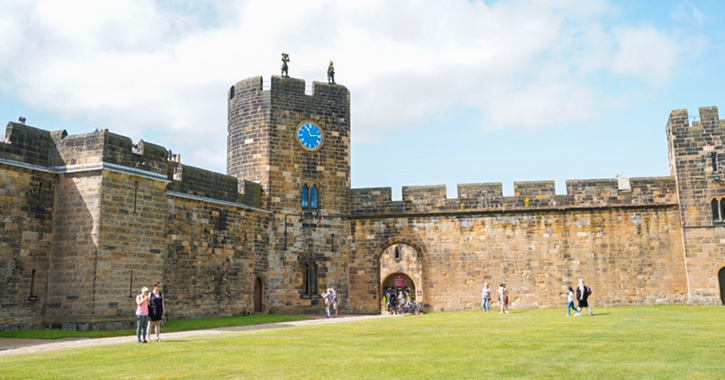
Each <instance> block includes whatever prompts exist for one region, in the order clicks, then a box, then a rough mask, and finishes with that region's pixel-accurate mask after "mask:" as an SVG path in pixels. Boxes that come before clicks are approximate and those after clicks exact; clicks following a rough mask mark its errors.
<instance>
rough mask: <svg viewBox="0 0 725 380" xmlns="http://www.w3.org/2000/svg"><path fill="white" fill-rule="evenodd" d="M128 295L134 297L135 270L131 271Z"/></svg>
mask: <svg viewBox="0 0 725 380" xmlns="http://www.w3.org/2000/svg"><path fill="white" fill-rule="evenodd" d="M128 296H129V297H130V298H133V271H131V276H130V277H129V279H128Z"/></svg>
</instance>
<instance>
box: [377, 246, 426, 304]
mask: <svg viewBox="0 0 725 380" xmlns="http://www.w3.org/2000/svg"><path fill="white" fill-rule="evenodd" d="M393 290H394V291H395V292H396V294H399V293H400V292H402V293H405V295H406V300H407V299H408V298H410V300H411V301H415V303H416V304H417V305H422V304H423V264H422V262H421V256H420V254H419V253H418V251H417V250H416V249H415V248H413V247H412V246H410V245H408V244H404V243H396V244H392V245H390V246H389V247H388V248H386V249H385V250H384V251H383V253H382V254H381V255H380V290H379V292H378V297H379V298H378V300H379V301H380V307H381V311H384V310H387V305H386V303H387V301H388V299H387V298H388V297H387V294H389V292H391V291H393ZM383 296H385V301H386V303H383Z"/></svg>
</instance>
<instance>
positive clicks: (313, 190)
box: [310, 185, 317, 210]
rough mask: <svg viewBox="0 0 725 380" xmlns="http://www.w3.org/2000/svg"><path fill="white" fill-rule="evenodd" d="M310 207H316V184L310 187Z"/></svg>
mask: <svg viewBox="0 0 725 380" xmlns="http://www.w3.org/2000/svg"><path fill="white" fill-rule="evenodd" d="M310 208H311V209H315V210H316V209H317V185H312V187H311V188H310Z"/></svg>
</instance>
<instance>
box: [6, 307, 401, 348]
mask: <svg viewBox="0 0 725 380" xmlns="http://www.w3.org/2000/svg"><path fill="white" fill-rule="evenodd" d="M388 317H394V316H391V315H354V316H344V317H340V318H329V319H328V318H318V319H308V320H304V321H294V322H278V323H266V324H262V325H250V326H235V327H220V328H216V329H207V330H190V331H177V332H170V333H165V332H164V329H163V328H162V329H161V339H162V340H172V339H175V338H185V337H189V336H199V335H210V334H223V333H230V332H237V331H247V330H263V329H277V328H282V327H295V326H310V325H324V324H329V323H341V322H352V321H360V320H365V319H377V318H388ZM131 342H136V335H132V336H119V337H114V338H93V339H92V338H66V339H54V340H48V339H9V338H0V356H5V355H17V354H31V353H35V352H45V351H56V350H66V349H69V348H81V347H94V346H105V345H109V344H119V343H131ZM162 343H163V342H162ZM151 344H156V342H155V341H152V342H151Z"/></svg>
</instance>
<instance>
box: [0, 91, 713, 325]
mask: <svg viewBox="0 0 725 380" xmlns="http://www.w3.org/2000/svg"><path fill="white" fill-rule="evenodd" d="M305 87H306V84H305V81H304V80H301V79H295V78H286V77H285V78H282V77H272V80H271V83H270V87H269V88H268V89H266V90H265V88H264V82H263V79H262V77H253V78H250V79H247V80H243V81H239V82H237V83H235V84H234V85H233V86H231V87H230V88H229V90H228V92H227V94H226V95H227V100H228V123H229V126H228V127H229V128H228V132H229V133H228V139H227V143H228V147H227V175H225V174H220V173H215V172H211V171H208V170H205V169H201V168H196V167H192V166H188V165H184V164H182V163H181V162H179V161H178V160H171V159H169V156H170V152H169V151H167V149H166V148H164V147H163V146H160V145H156V144H152V143H149V142H145V141H143V140H138V142H137V143H136V144H134V143H133V142H132V140H131V139H130V138H128V137H125V136H121V135H117V134H114V133H110V132H108V131H107V130H104V131H94V132H91V133H87V134H80V135H70V136H69V135H68V134H67V132H66V131H63V130H61V131H53V132H47V131H43V130H39V129H36V128H33V127H29V126H26V125H22V124H16V123H10V124H9V125H8V130H7V131H8V133H7V140H6V141H7V142H4V143H0V179H1V180H0V211H3V215H7V217H5V218H3V219H1V220H0V283H2V284H7V287H6V288H7V289H9V290H8V291H7V292H0V306H1V307H0V325H2V326H3V329H8V328H10V329H12V328H29V327H60V328H68V329H72V328H74V329H99V328H101V329H110V328H128V327H132V326H133V324H134V319H133V297H134V296H135V294H137V293H138V291H139V289H140V287H141V286H148V285H150V284H151V282H153V281H156V280H159V281H161V282H162V283H164V292H165V295H166V297H167V298H166V299H167V304H168V305H170V306H171V307H170V309H169V312H168V314H167V315H168V316H169V318H173V319H183V318H201V317H208V316H221V315H242V314H247V313H252V312H262V313H265V312H270V313H277V312H279V313H285V312H296V313H301V312H305V313H308V312H313V313H316V312H320V311H321V306H320V299H319V296H318V295H319V293H320V292H321V291H322V290H324V289H325V288H327V287H335V288H336V289H337V290H338V297H339V299H340V300H341V301H340V308H341V310H342V311H343V312H345V313H347V312H352V313H379V312H380V301H381V286H383V285H384V283H385V281H386V280H391V281H392V278H388V277H389V276H390V275H392V274H395V273H400V272H403V273H405V274H406V275H408V279H409V280H410V281H409V280H406V282H405V286H412V287H414V288H415V289H414V290H415V297H416V299H418V300H421V301H422V303H423V304H424V307H425V309H427V310H446V311H448V310H471V309H476V308H480V287H481V285H482V282H483V281H488V282H489V283H490V284H495V283H497V282H498V281H507V283H508V284H509V286H510V290H511V294H512V306H513V307H514V308H538V307H557V306H560V305H561V304H562V302H563V301H562V300H563V297H565V293H563V290H564V289H565V286H566V285H573V283H575V282H576V279H578V278H584V279H585V280H586V281H587V282H588V283H589V284H590V285H591V286H592V287H593V288H595V289H596V297H595V298H594V302H595V306H597V307H598V306H600V305H639V304H655V303H668V304H677V303H697V304H718V303H719V302H720V300H719V299H718V289H717V286H718V276H720V273H723V272H722V271H723V270H725V269H723V268H725V256H723V254H722V249H721V245H722V243H723V242H725V214H723V213H725V211H723V210H725V182H723V178H725V171H724V170H723V167H725V152H724V151H723V150H724V148H725V145H724V144H723V139H724V138H725V137H724V136H725V133H724V132H725V124H724V123H723V121H722V120H720V119H719V116H718V112H717V108H716V107H703V108H701V109H700V120H699V121H695V122H693V123H692V126H690V124H689V119H688V114H687V111H686V110H675V111H672V113H671V114H670V118H669V120H668V122H667V144H668V154H669V159H670V166H671V176H670V177H644V178H628V177H625V176H619V175H618V176H617V178H614V179H585V180H570V181H567V183H566V194H560V195H557V194H556V193H555V183H554V181H550V180H549V181H521V182H514V184H513V189H514V194H513V195H511V196H503V191H502V188H503V186H502V184H501V183H472V184H460V185H457V191H458V193H457V198H450V199H449V198H447V197H446V186H444V185H433V186H405V187H403V189H402V194H403V197H402V200H400V201H393V200H392V196H391V195H392V194H391V193H392V190H391V188H390V187H380V188H364V189H351V188H350V136H351V134H350V122H351V120H350V93H349V91H348V89H347V88H345V87H344V86H341V85H337V84H327V83H321V82H313V83H312V86H311V87H312V93H311V94H310V95H308V94H305ZM305 122H310V123H314V124H315V125H316V126H318V128H319V130H320V132H321V133H322V134H321V135H320V136H322V137H323V138H321V141H322V144H321V145H319V146H318V147H316V148H311V147H309V146H303V145H302V144H301V143H300V142H298V141H297V136H298V135H297V132H298V128H300V126H302V125H303V124H304V123H305ZM312 130H314V128H312ZM313 145H314V144H313ZM303 189H306V190H308V192H306V193H304V194H306V196H308V197H309V198H308V199H307V202H305V201H303V195H302V194H303V193H302V191H303ZM313 189H314V191H313ZM313 194H315V195H316V197H315V198H314V199H315V201H316V202H314V203H313V202H312V197H313ZM711 202H712V203H711ZM248 206H251V207H248ZM401 245H404V247H402V248H401V249H400V250H396V249H395V248H393V247H400V246H401ZM398 279H400V278H398ZM33 281H35V284H36V286H37V287H38V288H37V290H33V291H30V292H29V293H30V294H28V287H30V286H31V284H32V283H33ZM78 284H85V285H84V286H78ZM386 286H391V284H390V281H388V282H387V285H386ZM411 290H413V289H411ZM450 294H455V295H456V296H455V297H450ZM723 299H725V298H723Z"/></svg>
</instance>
